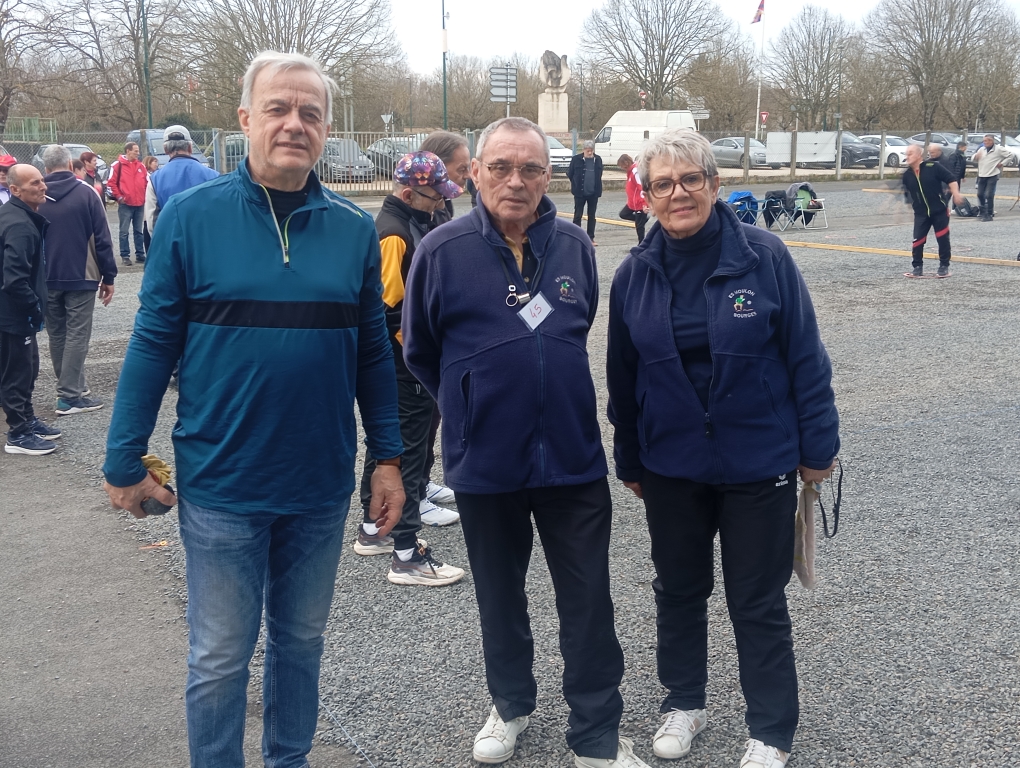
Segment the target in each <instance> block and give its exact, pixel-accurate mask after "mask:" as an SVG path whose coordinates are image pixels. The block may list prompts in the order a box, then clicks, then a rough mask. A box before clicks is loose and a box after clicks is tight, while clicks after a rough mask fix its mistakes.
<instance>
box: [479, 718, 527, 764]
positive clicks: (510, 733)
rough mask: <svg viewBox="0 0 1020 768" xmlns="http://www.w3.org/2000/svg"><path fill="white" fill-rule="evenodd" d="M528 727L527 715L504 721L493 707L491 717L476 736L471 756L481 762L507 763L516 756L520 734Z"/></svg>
mask: <svg viewBox="0 0 1020 768" xmlns="http://www.w3.org/2000/svg"><path fill="white" fill-rule="evenodd" d="M527 727H528V716H527V715H524V716H523V717H515V718H514V719H513V720H511V721H510V722H509V723H504V722H503V718H501V717H500V716H499V712H497V711H496V708H495V707H493V708H492V712H491V713H489V719H488V720H486V722H485V725H484V727H483V728H482V730H480V731H479V732H478V735H477V736H475V748H474V750H472V753H471V756H472V757H474V759H475V760H477V761H478V762H480V763H505V762H506V761H507V760H509V759H510V758H511V757H513V756H514V749H515V748H516V746H517V736H518V734H520V732H521V731H523V730H524V729H525V728H527Z"/></svg>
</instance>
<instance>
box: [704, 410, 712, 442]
mask: <svg viewBox="0 0 1020 768" xmlns="http://www.w3.org/2000/svg"><path fill="white" fill-rule="evenodd" d="M705 437H712V417H711V416H709V415H708V414H707V413H706V414H705Z"/></svg>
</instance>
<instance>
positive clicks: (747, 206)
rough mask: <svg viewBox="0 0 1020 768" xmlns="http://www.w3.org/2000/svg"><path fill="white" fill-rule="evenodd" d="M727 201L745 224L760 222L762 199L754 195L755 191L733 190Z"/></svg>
mask: <svg viewBox="0 0 1020 768" xmlns="http://www.w3.org/2000/svg"><path fill="white" fill-rule="evenodd" d="M726 203H727V204H728V205H729V206H730V208H731V209H733V212H734V213H735V214H737V219H739V220H740V222H741V223H743V224H750V225H752V226H753V225H755V224H757V223H758V215H759V213H760V212H761V201H760V200H758V198H756V197H755V196H754V193H753V192H748V191H744V190H738V191H736V192H731V193H730V195H729V197H727V198H726Z"/></svg>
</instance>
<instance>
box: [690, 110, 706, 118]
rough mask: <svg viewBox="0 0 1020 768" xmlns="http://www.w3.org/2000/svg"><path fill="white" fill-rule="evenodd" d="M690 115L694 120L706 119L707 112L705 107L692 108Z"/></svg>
mask: <svg viewBox="0 0 1020 768" xmlns="http://www.w3.org/2000/svg"><path fill="white" fill-rule="evenodd" d="M691 117H693V118H694V119H695V120H708V118H709V112H708V110H707V109H692V110H691Z"/></svg>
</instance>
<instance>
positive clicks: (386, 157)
mask: <svg viewBox="0 0 1020 768" xmlns="http://www.w3.org/2000/svg"><path fill="white" fill-rule="evenodd" d="M420 144H421V142H420V141H419V140H418V139H417V138H413V139H412V138H407V137H402V136H401V137H396V138H392V139H379V141H377V142H375V143H373V144H371V145H369V147H368V149H366V150H365V154H366V155H368V158H369V160H371V161H372V164H373V165H375V170H376V172H377V173H378V174H379V175H380V176H382V177H383V178H386V179H391V178H393V169H394V168H396V167H397V163H398V162H399V161H400V158H402V157H403V156H404V155H408V154H410V153H411V152H414V151H415V150H417V149H418V147H419V145H420Z"/></svg>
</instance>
